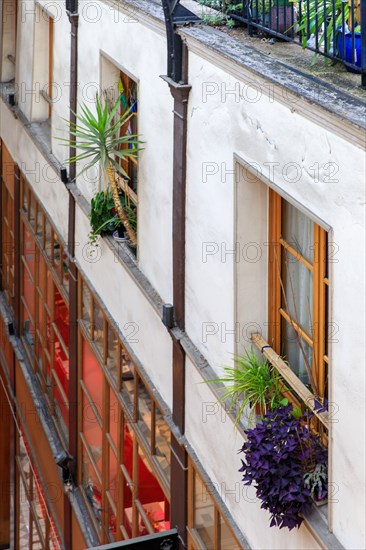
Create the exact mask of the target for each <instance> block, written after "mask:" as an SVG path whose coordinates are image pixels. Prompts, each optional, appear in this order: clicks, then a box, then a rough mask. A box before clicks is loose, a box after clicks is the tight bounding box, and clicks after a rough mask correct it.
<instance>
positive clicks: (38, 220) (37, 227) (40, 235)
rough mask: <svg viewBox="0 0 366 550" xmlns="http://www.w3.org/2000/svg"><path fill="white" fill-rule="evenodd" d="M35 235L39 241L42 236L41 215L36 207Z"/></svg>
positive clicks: (40, 211)
mask: <svg viewBox="0 0 366 550" xmlns="http://www.w3.org/2000/svg"><path fill="white" fill-rule="evenodd" d="M36 234H37V237H38V238H40V239H41V238H42V236H43V213H42V210H41V208H40V206H38V210H37V226H36Z"/></svg>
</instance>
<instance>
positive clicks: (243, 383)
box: [206, 350, 288, 424]
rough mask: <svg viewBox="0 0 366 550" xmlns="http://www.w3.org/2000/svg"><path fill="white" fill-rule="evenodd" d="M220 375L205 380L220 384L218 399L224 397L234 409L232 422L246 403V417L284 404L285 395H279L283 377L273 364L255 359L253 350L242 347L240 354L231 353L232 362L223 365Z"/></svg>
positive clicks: (241, 411)
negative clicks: (247, 410)
mask: <svg viewBox="0 0 366 550" xmlns="http://www.w3.org/2000/svg"><path fill="white" fill-rule="evenodd" d="M224 373H225V374H224V376H222V377H220V378H215V379H213V380H208V381H206V383H207V382H214V383H220V384H224V386H223V387H222V386H221V388H220V389H219V392H220V400H221V401H225V402H226V401H228V405H229V410H235V411H236V416H235V424H238V423H239V422H240V420H241V418H242V416H243V414H244V411H245V409H246V408H247V407H250V413H249V417H248V420H255V415H256V414H257V415H263V414H265V413H266V412H267V411H269V410H271V409H273V408H276V407H279V406H280V405H287V404H288V399H287V398H285V397H284V396H283V393H284V392H285V391H286V390H287V387H286V385H285V382H284V380H283V378H282V377H281V376H280V375H279V374H278V373H276V372H275V370H274V368H273V367H272V366H271V365H269V364H268V363H267V361H263V360H260V359H258V357H257V356H256V355H255V353H254V352H253V351H248V350H245V354H244V355H236V356H234V366H233V367H224Z"/></svg>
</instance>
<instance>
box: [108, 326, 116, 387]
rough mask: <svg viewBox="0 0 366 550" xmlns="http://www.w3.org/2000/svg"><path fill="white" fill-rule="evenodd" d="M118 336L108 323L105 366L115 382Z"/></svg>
mask: <svg viewBox="0 0 366 550" xmlns="http://www.w3.org/2000/svg"><path fill="white" fill-rule="evenodd" d="M118 353H119V349H118V338H117V334H116V332H115V330H114V329H113V327H112V326H111V325H110V324H109V323H108V348H107V367H108V369H109V371H110V372H111V374H112V376H113V379H114V380H115V382H116V384H117V380H118V376H117V365H118Z"/></svg>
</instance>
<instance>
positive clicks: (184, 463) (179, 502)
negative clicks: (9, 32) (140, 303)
mask: <svg viewBox="0 0 366 550" xmlns="http://www.w3.org/2000/svg"><path fill="white" fill-rule="evenodd" d="M175 38H176V39H179V40H180V37H178V36H177V35H176V37H175ZM177 51H179V53H181V60H179V61H181V62H182V64H181V65H180V62H179V61H178V60H175V62H176V65H178V66H181V67H182V73H183V74H182V75H177V74H176V72H174V74H172V77H173V78H170V77H163V78H164V80H166V82H167V83H168V84H169V88H170V92H171V94H172V96H173V99H174V111H173V112H174V134H173V305H174V316H175V323H176V326H177V327H178V328H179V329H181V330H182V331H184V330H185V241H186V172H187V111H188V97H189V92H190V90H191V86H189V85H188V84H187V81H188V50H187V47H186V46H185V45H183V44H181V47H180V48H179V49H176V50H175V52H176V53H177ZM176 80H178V82H177V81H176ZM171 337H172V340H173V421H174V423H175V425H176V426H177V427H178V429H179V432H180V434H181V435H183V434H184V430H185V425H184V424H185V361H186V354H185V351H184V349H183V347H182V345H181V343H180V341H179V339H178V338H177V337H176V336H175V334H174V331H172V332H171ZM187 491H188V460H187V452H186V450H185V448H184V447H183V446H182V445H181V444H180V442H179V441H178V439H177V438H176V437H175V435H174V434H172V435H171V506H170V510H171V526H172V527H175V528H176V529H177V530H178V533H179V547H180V549H183V548H186V545H187V503H188V494H187Z"/></svg>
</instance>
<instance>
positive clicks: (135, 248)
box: [124, 231, 137, 252]
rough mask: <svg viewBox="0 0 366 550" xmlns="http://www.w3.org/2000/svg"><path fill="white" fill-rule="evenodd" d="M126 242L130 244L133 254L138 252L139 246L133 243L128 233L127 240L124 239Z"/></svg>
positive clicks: (126, 234)
mask: <svg viewBox="0 0 366 550" xmlns="http://www.w3.org/2000/svg"><path fill="white" fill-rule="evenodd" d="M124 240H125V242H126V243H127V244H128V246H129V247H130V248H131V250H132V251H133V252H136V250H137V245H136V244H132V243H131V241H130V239H129V236H128V233H127V231H126V232H125V239H124Z"/></svg>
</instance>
